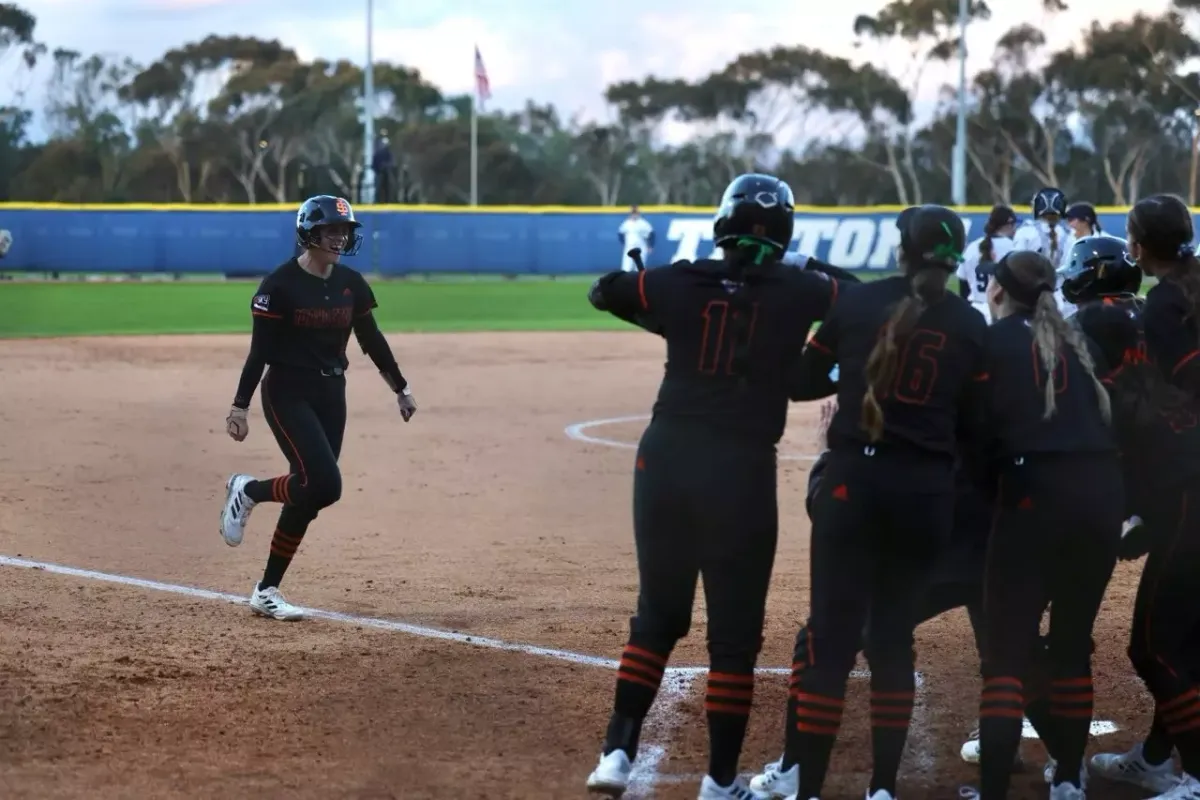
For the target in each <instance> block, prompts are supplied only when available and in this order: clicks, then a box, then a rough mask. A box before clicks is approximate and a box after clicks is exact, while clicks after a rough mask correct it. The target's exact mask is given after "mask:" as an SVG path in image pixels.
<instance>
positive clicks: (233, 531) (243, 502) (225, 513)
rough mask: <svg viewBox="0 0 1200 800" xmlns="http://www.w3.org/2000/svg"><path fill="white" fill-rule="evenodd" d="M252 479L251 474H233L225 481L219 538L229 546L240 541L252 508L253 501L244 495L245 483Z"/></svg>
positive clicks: (234, 545) (236, 544)
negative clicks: (223, 506)
mask: <svg viewBox="0 0 1200 800" xmlns="http://www.w3.org/2000/svg"><path fill="white" fill-rule="evenodd" d="M253 480H254V477H253V476H251V475H242V474H234V475H230V476H229V480H227V481H225V508H223V509H222V510H221V538H222V539H224V540H225V544H227V545H229V546H230V547H237V546H238V545H239V544H241V543H242V536H244V535H245V533H246V523H247V522H248V521H249V520H250V512H251V511H253V510H254V505H255V504H254V501H253V500H251V499H250V498H249V497H246V484H248V483H250V482H251V481H253Z"/></svg>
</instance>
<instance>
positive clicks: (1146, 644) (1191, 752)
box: [1129, 484, 1200, 775]
mask: <svg viewBox="0 0 1200 800" xmlns="http://www.w3.org/2000/svg"><path fill="white" fill-rule="evenodd" d="M1147 500H1148V501H1149V502H1147V503H1146V507H1145V508H1143V509H1142V510H1141V511H1142V513H1141V516H1142V518H1143V520H1145V524H1146V526H1147V528H1148V529H1149V530H1150V532H1151V536H1152V537H1153V544H1152V545H1151V548H1150V553H1149V555H1148V557H1147V558H1146V566H1145V569H1144V570H1143V572H1142V580H1141V583H1140V584H1139V585H1138V593H1137V600H1136V601H1135V603H1134V607H1133V626H1132V630H1131V632H1130V636H1129V660H1130V661H1131V662H1132V663H1133V667H1134V669H1135V670H1137V673H1138V675H1139V676H1140V677H1141V678H1142V680H1143V681H1145V683H1146V688H1147V689H1149V690H1150V693H1151V694H1152V695H1153V696H1154V700H1155V705H1156V717H1157V718H1158V721H1159V723H1160V724H1161V726H1162V727H1163V729H1165V731H1166V732H1167V733H1168V734H1170V736H1171V738H1172V740H1173V741H1174V742H1175V745H1176V747H1178V748H1179V753H1180V758H1181V759H1182V760H1183V761H1184V770H1185V771H1187V772H1188V773H1189V774H1193V775H1194V774H1197V772H1196V771H1197V770H1200V741H1197V739H1200V694H1198V691H1197V690H1198V688H1200V684H1198V682H1197V676H1198V675H1200V663H1198V662H1200V659H1198V656H1200V595H1198V594H1197V591H1196V576H1197V575H1200V486H1198V485H1195V484H1193V485H1187V486H1181V487H1164V488H1162V489H1159V490H1157V491H1155V492H1152V493H1151V495H1150V496H1149V497H1148V498H1147Z"/></svg>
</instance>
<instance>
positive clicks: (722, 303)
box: [699, 300, 758, 375]
mask: <svg viewBox="0 0 1200 800" xmlns="http://www.w3.org/2000/svg"><path fill="white" fill-rule="evenodd" d="M741 313H742V312H739V311H731V310H730V308H729V301H728V300H710V301H709V302H708V305H706V306H705V307H704V311H703V312H702V316H703V317H704V332H703V333H702V334H701V339H700V365H699V368H700V372H701V373H702V374H704V375H716V374H717V371H718V370H721V371H722V373H723V374H725V375H732V374H733V351H734V348H735V347H737V345H738V344H739V342H738V336H737V334H738V333H742V331H744V333H742V338H743V339H744V341H743V342H741V344H745V345H749V344H750V340H751V339H753V338H754V323H755V321H756V319H757V317H758V303H755V304H754V306H753V311H752V312H751V315H750V320H749V322H748V324H746V325H744V326H739V325H737V324H736V323H737V322H740V321H741V320H740V319H739V314H741ZM739 327H740V328H741V331H739V330H738V328H739Z"/></svg>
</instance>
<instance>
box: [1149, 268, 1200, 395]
mask: <svg viewBox="0 0 1200 800" xmlns="http://www.w3.org/2000/svg"><path fill="white" fill-rule="evenodd" d="M1142 324H1143V326H1144V329H1145V332H1146V350H1147V353H1148V355H1149V356H1150V359H1151V360H1152V361H1154V363H1156V364H1157V365H1158V368H1159V369H1160V370H1162V373H1163V375H1165V376H1166V378H1167V380H1169V381H1170V382H1171V383H1173V384H1175V385H1176V386H1178V387H1179V388H1181V389H1183V390H1184V391H1186V392H1188V393H1190V394H1191V395H1192V396H1193V397H1197V398H1200V358H1198V356H1200V321H1198V320H1197V319H1196V314H1195V311H1194V310H1193V309H1192V305H1191V303H1189V302H1188V299H1187V296H1186V295H1184V293H1183V289H1181V288H1180V286H1179V284H1177V283H1175V282H1174V281H1173V280H1171V279H1170V278H1161V279H1159V282H1158V283H1157V284H1155V286H1154V287H1152V288H1151V289H1150V291H1149V292H1147V293H1146V302H1145V305H1144V307H1143V309H1142Z"/></svg>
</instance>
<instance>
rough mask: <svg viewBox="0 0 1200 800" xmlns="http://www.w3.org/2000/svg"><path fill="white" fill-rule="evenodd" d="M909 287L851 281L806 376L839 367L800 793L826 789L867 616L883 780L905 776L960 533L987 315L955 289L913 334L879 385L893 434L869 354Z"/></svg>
mask: <svg viewBox="0 0 1200 800" xmlns="http://www.w3.org/2000/svg"><path fill="white" fill-rule="evenodd" d="M909 290H910V284H909V279H908V278H906V277H895V278H887V279H884V280H879V281H875V282H872V283H864V284H862V285H859V286H852V287H844V289H843V291H842V293H841V296H840V297H839V298H838V303H837V306H836V307H835V308H834V310H833V313H831V314H830V315H829V318H828V319H827V320H826V321H825V322H824V324H822V325H821V327H820V328H819V329H818V330H817V333H816V335H815V336H814V337H813V339H812V341H811V342H810V343H809V344H808V346H807V347H806V349H805V352H804V357H803V360H802V362H801V370H800V376H801V382H802V383H804V382H807V383H810V384H820V383H822V382H825V381H827V380H828V378H827V376H828V374H829V372H830V370H831V369H832V368H833V366H834V365H835V364H837V365H838V369H839V375H838V381H837V387H836V391H837V398H838V409H837V412H836V413H835V414H834V417H833V420H832V423H831V424H830V427H829V431H828V434H827V438H828V443H829V450H830V452H829V458H828V465H827V466H826V468H825V472H824V474H823V475H822V477H821V481H820V487H819V489H818V490H817V492H816V495H815V497H814V498H813V503H812V520H813V526H812V538H811V554H810V570H811V579H810V586H811V590H810V591H811V607H810V620H809V626H808V632H807V637H806V638H807V641H806V644H805V647H806V649H807V652H804V653H797V654H796V656H797V657H796V663H797V664H798V665H801V668H800V669H798V670H797V672H798V680H796V681H795V684H796V690H795V692H794V694H793V696H792V698H791V699H790V701H789V725H788V729H787V731H788V737H787V742H786V744H785V756H784V761H785V766H788V767H790V766H791V765H792V764H796V763H798V764H799V765H800V796H801V797H816V796H818V795H819V794H820V791H821V787H822V785H823V783H824V780H825V773H826V770H827V768H828V763H829V753H830V752H831V750H832V747H833V742H834V739H835V738H836V736H837V733H838V729H839V726H840V720H841V712H842V705H843V701H844V697H845V692H846V682H847V680H848V678H849V674H850V670H851V669H852V668H853V666H854V661H855V656H856V654H857V652H858V650H859V645H860V641H861V639H860V635H861V632H862V631H863V627H864V625H865V623H866V622H867V620H868V618H869V619H870V626H869V629H868V635H869V637H870V638H869V640H868V641H867V643H866V651H867V653H868V654H869V656H870V663H871V691H872V702H871V719H872V726H873V730H874V731H875V734H876V735H874V736H873V742H874V743H875V744H876V745H878V746H877V748H876V750H875V777H873V779H872V786H873V787H876V788H886V787H887V785H888V784H890V783H894V780H895V775H896V772H897V770H898V768H899V759H900V754H901V752H902V751H903V748H904V740H905V738H906V736H907V731H908V722H909V719H910V716H911V713H912V703H913V689H914V687H913V629H914V627H915V626H916V624H917V614H918V613H919V611H918V607H919V605H920V604H921V603H922V601H923V599H924V598H925V596H926V593H927V589H928V586H929V579H930V573H931V570H932V567H933V565H934V563H935V562H936V559H937V558H938V556H939V554H940V553H941V551H942V549H943V548H944V547H945V546H946V545H947V543H948V542H949V540H950V538H951V535H952V526H953V520H954V509H955V502H954V501H955V493H956V485H955V474H956V469H955V462H956V458H957V447H956V440H957V437H958V430H959V427H960V423H961V421H962V420H963V419H966V418H970V419H972V420H975V419H977V417H978V402H977V401H976V399H975V395H974V390H975V386H976V378H977V377H978V376H979V374H980V373H981V372H982V364H983V361H982V359H983V348H984V338H985V336H986V333H987V324H986V322H985V321H984V319H983V317H982V316H981V315H980V314H979V312H978V311H976V310H975V309H974V308H972V307H971V306H970V305H969V304H968V303H967V302H965V301H964V300H963V299H962V298H961V297H958V296H957V295H954V294H952V293H947V294H946V295H945V296H944V297H943V298H942V299H941V300H940V301H939V302H937V303H935V304H933V305H932V306H930V307H929V308H927V309H925V311H924V312H923V313H922V315H921V317H920V319H919V322H918V323H917V327H916V329H915V330H914V331H913V332H912V334H911V336H909V337H908V339H907V341H904V342H901V344H900V346H901V347H902V348H903V351H902V354H901V358H900V363H899V365H898V371H897V376H896V380H895V382H894V383H893V385H892V386H890V387H888V388H887V390H886V392H885V394H884V396H883V397H881V398H880V405H881V406H882V408H883V414H884V431H883V436H882V438H881V440H880V441H878V442H875V443H872V442H871V441H870V440H869V437H868V435H867V433H866V431H864V430H863V428H862V427H861V423H860V418H861V411H862V404H863V396H864V394H865V393H866V391H867V381H866V374H865V372H866V365H867V360H868V358H869V356H870V353H871V351H872V349H873V348H874V347H875V344H876V342H877V341H878V339H879V336H880V335H881V332H882V330H883V329H884V326H885V325H886V323H887V321H888V320H889V318H890V317H891V314H892V312H893V310H894V308H895V305H896V304H897V303H898V302H900V301H901V300H902V299H903V298H905V297H907V296H908V295H909Z"/></svg>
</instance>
